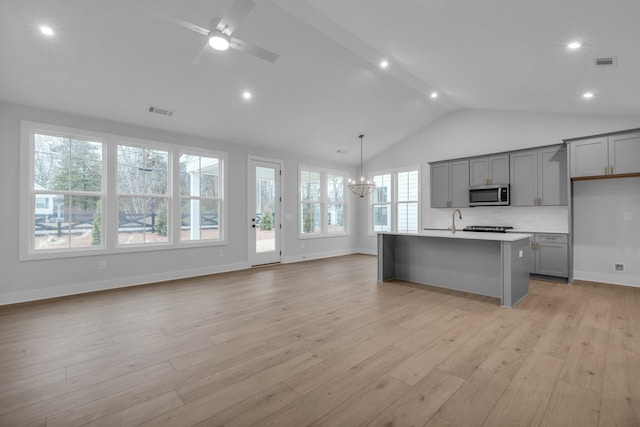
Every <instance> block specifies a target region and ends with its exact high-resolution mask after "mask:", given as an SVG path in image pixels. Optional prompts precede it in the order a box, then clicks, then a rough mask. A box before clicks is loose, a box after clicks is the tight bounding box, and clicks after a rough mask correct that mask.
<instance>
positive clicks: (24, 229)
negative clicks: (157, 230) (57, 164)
mask: <svg viewBox="0 0 640 427" xmlns="http://www.w3.org/2000/svg"><path fill="white" fill-rule="evenodd" d="M35 133H43V134H48V135H59V136H63V137H73V138H78V139H87V140H92V141H96V142H101V143H102V144H103V173H102V192H101V194H102V195H103V197H104V200H105V203H104V204H103V206H102V209H103V211H102V236H103V242H102V244H101V245H100V246H95V247H94V246H91V247H82V248H65V249H53V250H37V251H36V250H35V249H34V248H33V238H32V233H33V229H32V227H33V218H34V215H35V198H34V197H33V194H34V191H35V190H33V188H34V185H33V174H34V170H33V160H34V157H33V156H34V150H33V146H34V145H33V135H34V134H35ZM118 145H129V146H136V147H143V148H151V149H160V150H166V151H167V152H168V155H169V177H168V185H169V191H168V194H167V195H166V196H164V195H163V196H160V197H163V198H164V197H166V198H167V200H168V203H169V206H170V207H171V214H172V215H171V220H170V224H168V228H169V230H168V242H161V243H145V244H138V245H120V244H118V235H117V232H112V231H111V230H117V229H118V192H117V146H118ZM180 153H185V154H193V155H200V156H205V157H217V158H219V159H220V162H221V167H220V176H221V179H222V185H221V187H220V192H221V199H222V208H221V209H220V219H219V223H220V230H221V232H220V239H219V240H196V241H180V239H179V233H180V227H179V226H178V227H176V225H175V220H176V218H178V217H176V212H175V211H176V210H177V211H178V215H179V210H180V206H179V203H177V202H174V201H175V200H178V201H179V194H180V193H179V185H180V183H179V180H178V179H175V178H176V177H174V175H175V174H177V173H178V171H179V154H180ZM227 162H228V155H227V153H226V152H222V151H215V150H205V149H200V148H193V147H190V146H183V145H179V144H171V143H167V142H162V141H152V140H147V139H140V138H134V137H127V136H124V135H115V134H109V133H105V132H95V131H88V130H83V129H76V128H71V127H67V126H57V125H50V124H45V123H37V122H32V121H26V120H22V121H21V122H20V183H19V188H20V202H19V213H20V215H19V217H20V219H19V225H18V226H19V232H20V239H19V249H18V252H19V253H18V259H19V260H20V261H30V260H39V259H56V258H73V257H83V256H96V255H109V254H121V253H130V252H150V251H156V250H172V249H180V248H190V247H204V246H223V245H228V241H227V237H226V235H227V230H226V218H228V215H227V211H228V203H227V201H226V200H225V196H226V194H227V189H228V187H227V186H228V185H229V184H228V177H227V172H226V170H227ZM39 192H40V191H39ZM46 192H47V191H43V193H46ZM51 192H52V193H56V192H55V191H51ZM57 194H59V192H57ZM174 195H178V197H175V196H174ZM145 197H146V196H145ZM149 197H153V196H152V195H151V196H149ZM105 205H106V206H105Z"/></svg>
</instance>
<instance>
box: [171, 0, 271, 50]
mask: <svg viewBox="0 0 640 427" xmlns="http://www.w3.org/2000/svg"><path fill="white" fill-rule="evenodd" d="M255 5H256V4H255V3H254V2H253V0H235V1H234V2H233V3H232V4H231V6H230V7H229V9H228V10H227V11H226V12H225V14H224V16H223V17H222V18H211V20H210V21H209V29H207V28H202V27H200V26H198V25H195V24H192V23H191V22H186V21H178V23H179V24H180V25H182V26H183V27H186V28H188V29H189V30H191V31H195V32H196V33H199V34H202V35H204V36H207V37H208V40H207V44H205V46H204V48H203V49H202V51H201V52H200V54H198V57H196V60H195V61H194V62H198V60H199V58H200V56H201V55H202V54H203V53H204V52H205V51H206V50H207V49H209V48H213V49H215V50H227V49H229V48H231V49H236V50H239V51H241V52H244V53H248V54H250V55H253V56H255V57H258V58H260V59H264V60H265V61H269V62H276V60H277V59H278V56H279V55H278V54H277V53H273V52H271V51H268V50H266V49H263V48H261V47H259V46H256V45H253V44H251V43H248V42H246V41H243V40H240V39H237V38H235V37H232V36H231V35H232V34H233V32H234V31H235V29H236V27H237V26H238V24H240V22H241V21H242V20H243V19H244V18H245V17H246V16H247V15H248V14H249V12H251V9H253V8H254V6H255Z"/></svg>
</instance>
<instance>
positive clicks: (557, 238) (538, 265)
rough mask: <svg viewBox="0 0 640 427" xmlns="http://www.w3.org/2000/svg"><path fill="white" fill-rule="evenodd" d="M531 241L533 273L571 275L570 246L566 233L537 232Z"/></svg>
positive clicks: (558, 275)
mask: <svg viewBox="0 0 640 427" xmlns="http://www.w3.org/2000/svg"><path fill="white" fill-rule="evenodd" d="M530 243H531V273H532V274H540V275H544V276H556V277H569V247H568V243H567V235H566V234H555V233H554V234H550V233H535V234H534V235H533V237H532V238H531V239H530Z"/></svg>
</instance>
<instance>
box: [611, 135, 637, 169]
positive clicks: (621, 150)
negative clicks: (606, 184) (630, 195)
mask: <svg viewBox="0 0 640 427" xmlns="http://www.w3.org/2000/svg"><path fill="white" fill-rule="evenodd" d="M608 139H609V172H610V173H612V174H614V175H615V174H621V173H636V172H640V132H636V133H627V134H620V135H613V136H610V137H609V138H608Z"/></svg>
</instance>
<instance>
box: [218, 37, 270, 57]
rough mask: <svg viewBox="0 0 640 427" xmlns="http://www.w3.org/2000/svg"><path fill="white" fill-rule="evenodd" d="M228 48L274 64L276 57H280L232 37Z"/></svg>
mask: <svg viewBox="0 0 640 427" xmlns="http://www.w3.org/2000/svg"><path fill="white" fill-rule="evenodd" d="M230 46H231V47H232V48H234V49H236V50H239V51H241V52H245V53H248V54H250V55H253V56H256V57H258V58H260V59H264V60H265V61H269V62H276V59H278V57H279V56H280V55H278V54H277V53H273V52H271V51H269V50H267V49H263V48H261V47H258V46H256V45H253V44H251V43H247V42H245V41H242V40H239V39H236V38H234V37H231V40H230Z"/></svg>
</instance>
